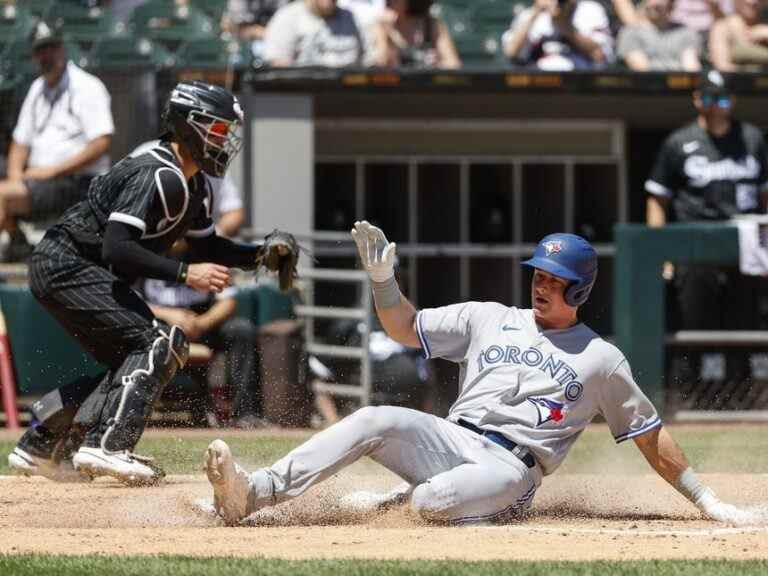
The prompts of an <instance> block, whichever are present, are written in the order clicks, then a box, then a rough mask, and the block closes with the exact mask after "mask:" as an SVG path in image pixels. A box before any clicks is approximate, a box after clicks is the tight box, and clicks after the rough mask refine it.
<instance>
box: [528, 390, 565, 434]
mask: <svg viewBox="0 0 768 576" xmlns="http://www.w3.org/2000/svg"><path fill="white" fill-rule="evenodd" d="M527 400H528V402H530V403H531V404H533V406H534V407H535V408H536V412H538V414H539V422H538V423H537V424H536V426H537V427H538V426H541V425H542V424H546V423H547V422H549V421H550V420H552V421H553V422H556V423H559V422H562V421H563V419H564V418H565V404H562V403H560V402H555V401H554V400H550V399H549V398H541V397H537V396H529V397H528V399H527Z"/></svg>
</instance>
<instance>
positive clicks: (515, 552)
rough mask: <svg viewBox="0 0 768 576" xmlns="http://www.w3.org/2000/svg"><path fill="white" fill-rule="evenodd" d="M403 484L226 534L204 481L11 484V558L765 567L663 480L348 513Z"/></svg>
mask: <svg viewBox="0 0 768 576" xmlns="http://www.w3.org/2000/svg"><path fill="white" fill-rule="evenodd" d="M704 479H705V480H706V481H707V482H709V483H710V484H711V485H712V486H713V487H714V488H715V489H716V491H717V492H718V493H719V494H720V495H721V496H722V497H723V498H725V499H727V500H731V501H733V502H735V503H753V502H766V501H768V477H766V475H734V476H724V475H708V476H704ZM395 483H396V482H395V479H394V477H391V476H384V475H383V474H382V471H381V469H380V468H377V467H373V466H371V465H356V466H355V467H353V468H352V469H350V470H348V471H346V472H345V473H344V474H341V475H340V476H339V477H338V478H336V479H334V480H332V481H330V482H328V483H326V484H324V485H321V486H319V487H318V488H316V489H314V490H312V491H310V492H309V493H308V494H306V495H304V496H303V497H301V498H299V499H297V500H294V501H292V502H289V503H286V504H284V505H282V506H280V507H278V508H277V509H274V511H271V512H268V513H265V514H263V515H262V516H261V517H260V518H257V519H256V520H255V521H254V522H255V524H256V525H254V526H249V527H242V528H225V527H222V526H221V525H220V524H219V523H218V522H217V521H216V520H215V519H213V518H211V517H210V516H209V515H207V514H206V513H204V512H202V511H200V510H199V509H198V508H197V503H199V501H201V500H203V499H210V491H209V488H208V485H207V483H206V482H205V479H204V477H203V476H172V477H170V478H169V479H168V480H167V482H166V483H165V484H164V485H163V486H160V487H156V488H125V487H122V486H120V485H119V484H117V483H115V482H112V481H111V480H107V479H102V480H98V481H96V482H94V483H92V484H89V485H72V484H70V485H60V484H58V485H57V484H53V483H50V482H47V481H45V480H42V479H23V478H8V477H4V478H2V480H0V487H1V488H2V491H1V492H0V531H2V538H0V553H4V554H21V553H59V554H183V555H201V556H263V557H275V558H289V559H300V558H343V557H348V558H401V559H416V558H423V559H442V558H454V559H466V560H488V559H508V560H510V559H525V560H588V559H606V560H618V559H646V558H664V559H666V558H731V559H746V558H765V557H768V538H767V537H766V532H767V531H768V527H762V526H755V527H749V528H733V527H728V526H724V525H719V524H716V523H713V522H706V521H703V520H700V519H699V518H698V516H697V514H696V511H695V509H693V507H692V506H690V505H688V504H687V503H686V502H685V501H684V500H683V499H682V497H680V496H679V495H677V493H676V492H674V490H672V489H671V488H670V487H668V486H666V485H665V484H664V482H663V481H662V480H660V479H659V478H658V477H656V476H651V475H648V476H598V475H576V474H573V475H559V474H556V475H554V476H552V477H550V478H548V479H546V480H545V483H544V485H543V486H542V488H541V490H540V491H539V493H538V495H537V497H536V500H535V504H534V511H533V514H532V515H531V517H530V518H528V519H526V520H525V521H523V522H520V523H519V524H516V525H509V526H501V527H469V528H467V527H465V528H452V527H451V528H446V527H434V526H425V525H422V524H421V523H420V522H419V521H418V520H417V519H416V518H414V517H413V516H412V515H411V514H410V513H409V511H408V510H407V508H403V509H398V510H392V511H389V512H387V513H385V514H381V515H378V516H373V517H363V516H355V515H351V514H349V513H347V514H344V513H342V511H341V510H340V508H339V505H338V497H339V495H340V494H343V493H345V492H346V491H348V490H349V489H350V487H351V486H358V487H359V486H360V485H361V484H362V485H365V486H366V487H370V488H384V487H389V486H392V485H394V484H395Z"/></svg>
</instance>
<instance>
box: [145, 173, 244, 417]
mask: <svg viewBox="0 0 768 576" xmlns="http://www.w3.org/2000/svg"><path fill="white" fill-rule="evenodd" d="M206 178H207V179H208V181H209V182H210V183H211V185H212V187H213V196H214V198H215V201H214V221H215V222H216V232H217V234H219V235H220V236H228V237H231V236H235V235H236V234H237V232H238V231H239V230H240V227H241V226H242V224H243V222H244V219H245V214H244V210H243V203H242V199H241V198H240V194H239V193H238V191H237V188H236V187H235V185H234V183H233V182H232V181H231V179H230V178H229V177H228V176H226V177H225V178H223V179H222V178H213V177H210V176H206ZM177 250H183V248H177ZM139 288H140V291H141V292H142V294H143V296H144V299H145V300H146V302H147V304H149V307H150V309H151V310H152V312H153V313H154V314H155V316H157V318H159V319H160V320H163V321H165V322H167V323H168V324H170V325H176V326H180V327H181V329H182V330H184V333H185V334H186V335H187V338H189V340H190V341H191V342H199V343H202V344H205V345H207V346H208V347H209V348H211V349H212V350H213V351H214V353H215V356H214V359H213V360H212V361H211V363H210V364H209V366H208V367H206V368H207V369H203V373H204V376H205V377H206V378H207V382H208V388H209V389H210V391H211V396H212V398H211V405H212V404H213V403H214V402H217V401H218V399H219V398H220V397H221V396H229V397H230V398H232V402H231V409H230V421H229V423H230V424H233V425H235V426H238V427H243V428H246V427H252V426H253V425H254V424H256V423H258V418H257V415H256V394H257V384H256V349H257V331H256V327H255V326H254V324H253V323H252V322H251V321H250V320H248V319H246V318H239V317H236V316H235V309H236V301H235V294H236V289H235V288H227V289H225V290H224V291H223V292H221V293H219V294H213V293H202V292H197V291H196V290H193V289H192V288H190V287H188V286H186V285H182V284H176V283H173V282H165V281H163V280H152V279H144V280H142V281H141V282H140V283H139ZM217 365H218V366H220V367H221V368H222V369H220V370H217V369H210V367H211V366H217ZM185 370H189V371H195V370H199V369H198V368H196V367H193V368H189V369H185ZM214 414H215V411H214V410H210V411H209V423H211V424H224V422H219V421H217V419H216V417H215V416H214Z"/></svg>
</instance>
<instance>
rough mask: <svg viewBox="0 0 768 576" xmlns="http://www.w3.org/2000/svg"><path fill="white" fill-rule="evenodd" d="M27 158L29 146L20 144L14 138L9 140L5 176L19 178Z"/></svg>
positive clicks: (11, 178) (13, 178) (10, 178)
mask: <svg viewBox="0 0 768 576" xmlns="http://www.w3.org/2000/svg"><path fill="white" fill-rule="evenodd" d="M27 158H29V146H25V145H24V144H20V143H18V142H16V140H11V146H10V148H9V150H8V168H7V172H8V174H7V177H8V179H9V180H21V177H22V174H23V173H24V166H25V165H26V164H27Z"/></svg>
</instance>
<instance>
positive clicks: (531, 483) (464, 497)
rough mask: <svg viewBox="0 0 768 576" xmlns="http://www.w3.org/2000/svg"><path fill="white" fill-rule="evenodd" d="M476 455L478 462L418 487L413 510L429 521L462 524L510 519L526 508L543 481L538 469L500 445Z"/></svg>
mask: <svg viewBox="0 0 768 576" xmlns="http://www.w3.org/2000/svg"><path fill="white" fill-rule="evenodd" d="M475 455H476V456H477V460H476V461H475V462H468V463H466V464H461V465H459V466H457V467H455V468H453V469H452V470H449V471H447V472H442V473H440V474H437V475H436V476H433V477H432V478H430V479H429V480H427V481H426V482H423V483H422V484H419V485H418V486H416V487H415V488H414V490H413V494H412V496H411V507H412V508H413V510H415V511H416V512H418V513H419V514H420V515H421V516H423V517H424V518H426V519H428V520H432V521H438V522H451V523H462V524H476V523H488V522H499V521H504V520H509V519H512V518H516V517H519V516H520V514H522V513H523V512H524V511H526V510H527V509H528V508H529V507H530V505H531V503H532V502H533V497H534V495H535V493H536V489H537V488H538V487H539V485H540V484H541V474H540V472H539V471H538V469H537V468H533V469H529V468H528V467H527V466H526V465H525V464H524V463H523V462H522V461H521V460H519V459H518V458H516V457H515V456H513V455H512V454H511V453H509V452H507V451H506V450H505V449H504V448H501V447H500V446H488V447H487V449H486V450H485V451H480V450H478V451H475Z"/></svg>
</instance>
